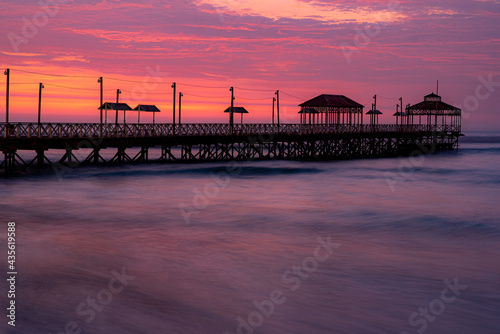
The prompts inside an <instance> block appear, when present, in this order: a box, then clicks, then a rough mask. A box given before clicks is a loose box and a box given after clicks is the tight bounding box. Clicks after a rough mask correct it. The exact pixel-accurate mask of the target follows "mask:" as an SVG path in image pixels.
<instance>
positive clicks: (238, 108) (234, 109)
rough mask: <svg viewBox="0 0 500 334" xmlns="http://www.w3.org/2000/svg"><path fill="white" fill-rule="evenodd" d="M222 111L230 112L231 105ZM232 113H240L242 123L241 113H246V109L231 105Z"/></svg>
mask: <svg viewBox="0 0 500 334" xmlns="http://www.w3.org/2000/svg"><path fill="white" fill-rule="evenodd" d="M224 112H225V113H231V107H228V108H227V109H226V110H224ZM233 114H241V124H243V114H248V111H247V110H246V109H245V108H243V107H233Z"/></svg>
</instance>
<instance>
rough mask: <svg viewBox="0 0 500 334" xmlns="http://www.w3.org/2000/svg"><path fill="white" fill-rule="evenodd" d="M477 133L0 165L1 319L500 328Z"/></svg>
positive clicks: (329, 328) (41, 327)
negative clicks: (265, 157) (346, 148)
mask: <svg viewBox="0 0 500 334" xmlns="http://www.w3.org/2000/svg"><path fill="white" fill-rule="evenodd" d="M490 139H491V138H490ZM470 141H471V142H469V143H462V144H461V147H460V149H459V150H457V151H452V152H445V153H440V154H435V155H430V156H422V157H413V158H387V159H365V160H352V161H331V162H297V161H260V162H259V161H246V162H232V163H206V164H150V165H126V166H121V167H84V168H79V169H75V170H73V171H72V172H71V173H65V175H64V176H63V177H58V176H57V175H56V173H52V174H51V173H44V174H42V175H36V174H35V175H27V176H23V177H15V178H9V179H5V178H4V179H1V180H0V194H1V202H0V218H1V222H2V224H0V225H1V226H3V230H4V231H1V233H0V241H1V244H0V249H1V252H2V253H3V255H1V256H0V258H1V259H3V260H2V261H1V262H0V269H1V270H2V276H3V277H7V275H6V273H7V272H8V268H7V254H6V252H7V246H6V241H7V222H15V223H16V247H17V248H16V249H17V253H16V265H17V268H16V269H17V277H16V279H17V281H16V296H15V301H16V322H15V324H16V326H15V327H12V326H10V325H8V324H7V322H8V320H9V319H8V318H7V317H6V308H7V307H8V304H7V303H8V300H7V293H8V285H7V283H6V282H5V281H4V283H2V284H0V287H1V296H2V298H1V301H2V305H1V309H2V310H3V311H2V312H1V314H2V319H1V321H0V331H1V333H23V334H24V333H26V334H31V333H44V334H47V333H53V334H56V333H57V334H58V333H127V334H128V333H148V334H149V333H151V334H156V333H220V334H224V333H297V334H298V333H311V334H314V333H318V334H322V333H346V334H348V333H349V334H352V333H384V334H386V333H398V334H399V333H428V334H431V333H440V334H441V333H454V334H460V333H464V334H465V333H467V334H469V333H499V332H500V257H499V252H500V222H499V214H500V205H499V202H498V199H499V198H500V172H499V166H500V143H496V142H495V140H470ZM486 141H488V143H485V142H486Z"/></svg>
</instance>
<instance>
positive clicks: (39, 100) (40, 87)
mask: <svg viewBox="0 0 500 334" xmlns="http://www.w3.org/2000/svg"><path fill="white" fill-rule="evenodd" d="M43 88H45V87H44V86H43V84H42V83H41V82H40V86H39V88H38V126H40V123H41V120H42V89H43Z"/></svg>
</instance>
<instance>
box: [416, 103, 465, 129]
mask: <svg viewBox="0 0 500 334" xmlns="http://www.w3.org/2000/svg"><path fill="white" fill-rule="evenodd" d="M406 114H407V115H408V116H407V117H410V122H411V124H416V123H415V118H416V117H417V116H418V124H419V125H428V126H431V125H434V126H435V127H436V128H437V127H438V126H442V127H443V130H444V129H445V128H448V127H447V126H449V128H450V129H451V130H452V131H458V132H460V131H461V126H462V123H461V122H462V121H461V118H462V117H461V116H462V110H461V109H459V108H456V107H454V106H452V105H450V104H448V103H444V102H443V101H441V96H439V95H437V94H434V93H432V94H429V95H427V96H425V97H424V101H422V102H420V103H417V104H415V105H413V106H409V107H407V108H406Z"/></svg>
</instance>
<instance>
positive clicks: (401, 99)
mask: <svg viewBox="0 0 500 334" xmlns="http://www.w3.org/2000/svg"><path fill="white" fill-rule="evenodd" d="M399 105H400V106H401V122H399V123H401V125H403V98H402V97H400V98H399Z"/></svg>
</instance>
